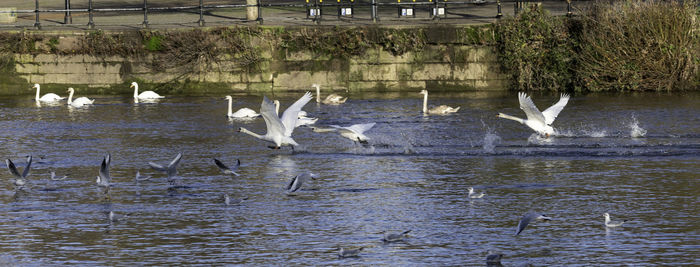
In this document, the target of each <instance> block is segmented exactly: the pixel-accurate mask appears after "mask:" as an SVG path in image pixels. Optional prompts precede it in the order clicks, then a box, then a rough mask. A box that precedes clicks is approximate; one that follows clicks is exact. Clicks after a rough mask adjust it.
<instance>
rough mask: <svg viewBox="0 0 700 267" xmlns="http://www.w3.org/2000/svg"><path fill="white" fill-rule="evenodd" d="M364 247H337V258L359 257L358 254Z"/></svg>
mask: <svg viewBox="0 0 700 267" xmlns="http://www.w3.org/2000/svg"><path fill="white" fill-rule="evenodd" d="M362 249H364V247H359V248H355V249H346V248H343V247H341V248H340V249H338V258H341V259H343V258H352V257H359V256H360V251H362Z"/></svg>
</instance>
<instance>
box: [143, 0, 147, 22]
mask: <svg viewBox="0 0 700 267" xmlns="http://www.w3.org/2000/svg"><path fill="white" fill-rule="evenodd" d="M143 27H144V28H148V0H143Z"/></svg>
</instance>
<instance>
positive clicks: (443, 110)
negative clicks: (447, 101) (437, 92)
mask: <svg viewBox="0 0 700 267" xmlns="http://www.w3.org/2000/svg"><path fill="white" fill-rule="evenodd" d="M420 94H422V95H423V114H436V115H446V114H450V113H456V112H457V111H458V110H459V108H460V107H456V108H453V107H449V106H447V105H439V106H437V107H432V108H430V109H428V90H421V91H420Z"/></svg>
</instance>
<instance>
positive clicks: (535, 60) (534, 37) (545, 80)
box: [495, 5, 575, 91]
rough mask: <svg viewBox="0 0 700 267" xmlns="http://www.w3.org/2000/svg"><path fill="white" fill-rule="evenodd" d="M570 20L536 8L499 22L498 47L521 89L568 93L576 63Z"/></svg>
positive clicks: (503, 62) (515, 87) (517, 87)
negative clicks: (570, 34)
mask: <svg viewBox="0 0 700 267" xmlns="http://www.w3.org/2000/svg"><path fill="white" fill-rule="evenodd" d="M568 27H569V26H568V23H567V21H566V18H561V17H553V16H550V15H549V14H548V13H547V12H546V11H544V10H542V8H540V7H539V6H536V5H535V6H532V8H531V9H528V10H526V11H524V12H522V13H521V14H520V15H518V16H517V17H509V18H506V19H503V20H501V21H499V22H498V23H496V25H495V32H496V47H497V50H498V52H499V57H498V59H499V62H500V63H501V65H502V67H503V68H504V72H505V73H507V74H509V75H511V77H512V79H511V81H512V87H513V88H514V89H517V90H554V91H557V90H566V89H567V88H569V87H570V86H571V84H572V81H573V71H572V67H571V66H572V62H573V61H574V60H575V59H574V57H575V54H574V53H573V50H572V47H573V44H572V41H573V39H572V38H571V37H570V36H569V29H568Z"/></svg>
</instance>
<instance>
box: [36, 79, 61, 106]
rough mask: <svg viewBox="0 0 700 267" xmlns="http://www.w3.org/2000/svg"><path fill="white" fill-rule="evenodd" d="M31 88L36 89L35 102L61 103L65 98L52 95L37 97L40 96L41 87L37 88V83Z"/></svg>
mask: <svg viewBox="0 0 700 267" xmlns="http://www.w3.org/2000/svg"><path fill="white" fill-rule="evenodd" d="M32 88H36V98H35V100H36V102H44V103H53V102H58V101H61V100H63V99H64V98H65V97H60V96H58V95H57V94H54V93H48V94H45V95H43V96H41V97H39V95H40V92H39V91H41V86H39V84H38V83H35V84H34V87H32Z"/></svg>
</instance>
